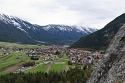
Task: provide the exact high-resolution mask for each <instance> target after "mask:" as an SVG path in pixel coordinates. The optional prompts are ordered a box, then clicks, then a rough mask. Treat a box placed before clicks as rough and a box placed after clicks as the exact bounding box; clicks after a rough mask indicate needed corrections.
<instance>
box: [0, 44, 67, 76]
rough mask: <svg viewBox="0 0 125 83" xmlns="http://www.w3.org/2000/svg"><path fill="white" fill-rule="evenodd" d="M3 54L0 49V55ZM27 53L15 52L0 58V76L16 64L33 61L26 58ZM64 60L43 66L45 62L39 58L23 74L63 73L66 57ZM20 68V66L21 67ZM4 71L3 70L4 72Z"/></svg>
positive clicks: (36, 46) (32, 46)
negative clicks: (34, 64)
mask: <svg viewBox="0 0 125 83" xmlns="http://www.w3.org/2000/svg"><path fill="white" fill-rule="evenodd" d="M0 46H2V47H9V48H10V47H12V48H13V47H14V48H15V47H17V48H41V47H42V48H43V47H45V46H39V45H28V44H16V43H5V42H0ZM2 52H3V49H0V53H2ZM26 53H27V51H22V52H16V51H14V50H13V51H11V52H10V53H9V54H8V55H4V56H0V75H4V74H6V73H9V72H6V71H5V70H6V69H9V68H11V69H12V68H13V67H15V66H17V65H18V64H21V65H22V64H23V63H26V62H30V61H33V60H30V57H28V56H26ZM63 58H64V59H60V58H59V59H57V60H56V61H52V62H54V63H55V64H50V65H45V64H43V63H44V62H45V61H44V60H43V59H42V58H40V59H39V60H36V61H35V63H36V65H37V66H34V67H31V68H29V69H28V70H26V71H24V72H25V73H27V72H39V71H41V72H46V71H47V72H49V71H63V70H66V66H67V62H68V60H67V59H68V57H67V56H66V55H64V57H63ZM21 67H22V66H21ZM4 69H5V70H4Z"/></svg>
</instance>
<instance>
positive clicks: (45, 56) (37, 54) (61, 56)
mask: <svg viewBox="0 0 125 83" xmlns="http://www.w3.org/2000/svg"><path fill="white" fill-rule="evenodd" d="M102 54H103V53H101V52H98V51H92V52H90V51H86V50H84V49H80V48H79V49H74V48H68V47H66V46H38V47H37V46H36V47H13V46H9V47H6V46H0V62H1V64H0V72H2V73H1V74H4V73H8V72H17V73H18V72H20V71H22V72H37V71H43V72H49V71H64V70H65V71H67V70H69V69H70V68H74V67H75V66H76V65H78V66H80V68H85V69H86V68H93V69H94V68H95V67H96V66H97V65H98V64H99V62H100V59H101V57H102Z"/></svg>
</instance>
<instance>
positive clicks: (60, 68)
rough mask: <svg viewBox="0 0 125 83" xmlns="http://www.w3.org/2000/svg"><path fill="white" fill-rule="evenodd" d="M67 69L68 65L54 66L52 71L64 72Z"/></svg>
mask: <svg viewBox="0 0 125 83" xmlns="http://www.w3.org/2000/svg"><path fill="white" fill-rule="evenodd" d="M65 69H66V64H52V65H51V68H50V71H64V70H65Z"/></svg>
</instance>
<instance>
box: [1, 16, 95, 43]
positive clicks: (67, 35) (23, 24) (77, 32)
mask: <svg viewBox="0 0 125 83" xmlns="http://www.w3.org/2000/svg"><path fill="white" fill-rule="evenodd" d="M95 31H97V29H95V28H90V27H81V26H68V25H54V24H53V25H46V26H40V25H36V24H31V23H29V22H27V21H24V20H22V19H20V18H18V17H14V16H8V15H5V14H0V41H1V42H16V43H26V44H37V43H49V44H69V43H73V42H75V41H77V40H78V39H79V38H80V37H82V36H86V35H88V34H90V33H93V32H95Z"/></svg>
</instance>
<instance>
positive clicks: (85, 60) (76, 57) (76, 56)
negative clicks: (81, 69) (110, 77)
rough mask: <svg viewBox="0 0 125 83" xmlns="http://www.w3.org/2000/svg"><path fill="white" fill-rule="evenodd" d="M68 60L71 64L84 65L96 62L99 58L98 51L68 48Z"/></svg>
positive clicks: (87, 65) (88, 65)
mask: <svg viewBox="0 0 125 83" xmlns="http://www.w3.org/2000/svg"><path fill="white" fill-rule="evenodd" d="M68 51H69V52H68V56H69V62H70V63H72V64H84V66H86V67H90V66H92V65H95V64H98V63H99V62H98V61H99V59H100V58H101V56H100V53H99V52H93V53H92V52H89V51H84V50H83V49H69V50H68Z"/></svg>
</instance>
